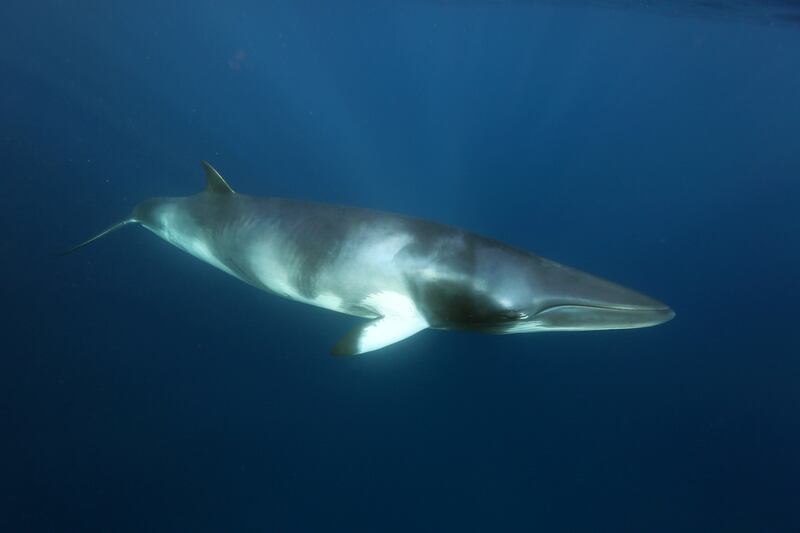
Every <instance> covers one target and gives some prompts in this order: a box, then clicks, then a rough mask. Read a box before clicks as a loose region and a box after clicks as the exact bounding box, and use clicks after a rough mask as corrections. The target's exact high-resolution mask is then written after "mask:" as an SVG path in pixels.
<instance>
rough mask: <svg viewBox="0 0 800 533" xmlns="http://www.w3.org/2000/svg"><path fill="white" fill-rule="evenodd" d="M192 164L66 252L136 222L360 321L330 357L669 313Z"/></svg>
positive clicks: (552, 269)
mask: <svg viewBox="0 0 800 533" xmlns="http://www.w3.org/2000/svg"><path fill="white" fill-rule="evenodd" d="M202 164H203V169H204V170H205V174H206V182H207V185H206V188H205V190H203V191H202V192H200V193H198V194H195V195H193V196H187V197H180V198H151V199H149V200H145V201H144V202H142V203H140V204H139V205H137V206H136V207H135V208H134V209H133V213H132V214H131V215H130V216H129V217H128V218H126V219H124V220H122V221H121V222H118V223H117V224H114V225H113V226H111V227H109V228H108V229H106V230H104V231H102V232H101V233H99V234H97V235H95V236H94V237H92V238H90V239H88V240H86V241H84V242H82V243H80V244H78V245H77V246H75V247H73V248H71V249H70V250H68V251H67V253H69V252H72V251H74V250H77V249H78V248H81V247H83V246H85V245H87V244H89V243H91V242H94V241H95V240H97V239H99V238H100V237H103V236H105V235H107V234H109V233H111V232H112V231H114V230H116V229H119V228H121V227H123V226H126V225H129V224H139V225H142V226H144V227H145V228H147V229H149V230H150V231H152V232H153V233H155V234H156V235H158V236H159V237H161V238H162V239H164V240H166V241H167V242H169V243H171V244H173V245H175V246H176V247H178V248H180V249H181V250H183V251H185V252H188V253H190V254H191V255H193V256H195V257H196V258H198V259H201V260H202V261H205V262H206V263H209V264H211V265H213V266H215V267H216V268H218V269H220V270H222V271H223V272H226V273H228V274H230V275H231V276H234V277H236V278H239V279H240V280H242V281H244V282H246V283H249V284H250V285H252V286H254V287H256V288H258V289H261V290H264V291H267V292H269V293H273V294H276V295H278V296H283V297H285V298H289V299H291V300H295V301H298V302H303V303H307V304H311V305H315V306H318V307H322V308H325V309H330V310H331V311H338V312H340V313H345V314H348V315H353V316H356V317H360V318H362V319H365V320H364V321H363V322H362V323H360V324H358V325H357V326H356V327H355V328H353V330H352V331H350V332H349V333H348V334H346V335H345V336H344V337H343V338H342V339H341V340H339V342H338V343H336V344H335V345H334V347H333V349H332V353H333V354H334V355H352V354H360V353H365V352H371V351H373V350H378V349H380V348H383V347H385V346H388V345H390V344H393V343H396V342H398V341H401V340H403V339H406V338H408V337H410V336H412V335H414V334H415V333H417V332H419V331H422V330H424V329H428V328H430V329H444V330H469V331H478V332H484V333H497V334H505V333H528V332H538V331H588V330H606V329H626V328H641V327H647V326H654V325H657V324H661V323H663V322H666V321H668V320H670V319H671V318H672V317H673V316H674V312H673V311H672V309H670V308H669V307H668V306H667V305H665V304H663V303H661V302H659V301H657V300H654V299H653V298H650V297H648V296H645V295H643V294H640V293H639V292H636V291H634V290H631V289H628V288H625V287H622V286H620V285H617V284H615V283H612V282H610V281H606V280H603V279H600V278H598V277H595V276H592V275H590V274H586V273H584V272H581V271H579V270H576V269H574V268H570V267H567V266H564V265H561V264H559V263H556V262H555V261H551V260H549V259H545V258H543V257H539V256H537V255H535V254H532V253H530V252H527V251H524V250H521V249H519V248H516V247H514V246H510V245H507V244H504V243H502V242H499V241H496V240H493V239H490V238H486V237H482V236H480V235H476V234H473V233H470V232H468V231H465V230H463V229H460V228H456V227H452V226H447V225H444V224H438V223H435V222H429V221H426V220H420V219H416V218H412V217H407V216H402V215H398V214H392V213H385V212H381V211H375V210H371V209H360V208H355V207H344V206H337V205H327V204H320V203H313V202H305V201H298V200H290V199H284V198H272V197H255V196H247V195H244V194H240V193H237V192H234V190H233V189H232V188H231V187H230V186H229V185H228V183H227V182H226V181H225V180H224V179H223V178H222V176H221V175H220V174H219V173H218V172H217V171H216V170H214V168H212V166H211V165H209V164H208V163H207V162H205V161H204V162H203V163H202Z"/></svg>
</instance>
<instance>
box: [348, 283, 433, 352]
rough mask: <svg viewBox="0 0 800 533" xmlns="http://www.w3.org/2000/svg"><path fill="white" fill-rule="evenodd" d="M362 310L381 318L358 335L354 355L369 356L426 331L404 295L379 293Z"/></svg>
mask: <svg viewBox="0 0 800 533" xmlns="http://www.w3.org/2000/svg"><path fill="white" fill-rule="evenodd" d="M362 305H363V306H364V307H367V308H369V309H372V310H374V311H375V312H376V313H377V314H379V315H381V318H378V319H376V320H374V321H372V322H371V323H369V324H368V325H367V326H365V327H364V329H363V330H362V332H361V335H360V336H359V339H358V352H357V353H364V352H371V351H373V350H377V349H379V348H383V347H384V346H388V345H389V344H393V343H395V342H398V341H401V340H403V339H405V338H407V337H410V336H411V335H413V334H415V333H417V332H418V331H421V330H423V329H425V328H427V327H428V323H427V321H426V320H425V318H423V316H422V314H421V313H420V312H419V310H418V309H417V306H416V304H415V303H414V301H413V300H412V299H411V298H409V297H408V296H406V295H404V294H400V293H398V292H391V291H381V292H377V293H374V294H370V295H369V296H367V297H366V298H365V299H364V301H363V302H362Z"/></svg>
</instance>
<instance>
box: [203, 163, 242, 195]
mask: <svg viewBox="0 0 800 533" xmlns="http://www.w3.org/2000/svg"><path fill="white" fill-rule="evenodd" d="M201 163H202V164H203V170H204V171H205V173H206V191H207V192H213V193H216V194H233V193H234V192H235V191H234V190H233V189H231V186H230V185H228V182H226V181H225V178H223V177H222V176H220V175H219V172H217V171H216V170H215V169H214V167H212V166H211V165H209V164H208V161H201Z"/></svg>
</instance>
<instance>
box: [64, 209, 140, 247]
mask: <svg viewBox="0 0 800 533" xmlns="http://www.w3.org/2000/svg"><path fill="white" fill-rule="evenodd" d="M132 222H136V220H135V219H133V218H126V219H125V220H122V221H120V222H117V223H116V224H114V225H113V226H111V227H110V228H106V229H104V230H103V231H101V232H100V233H98V234H97V235H95V236H94V237H92V238H90V239H87V240H85V241H83V242H82V243H80V244H76V245H75V246H73V247H72V248H70V249H69V250H64V251H63V252H61V253H59V254H58V255H67V254H71V253H72V252H74V251H75V250H77V249H79V248H83V247H84V246H86V245H87V244H91V243H93V242H94V241H96V240H97V239H99V238H100V237H105V236H106V235H108V234H109V233H111V232H112V231H115V230H118V229H119V228H121V227H122V226H127V225H128V224H130V223H132Z"/></svg>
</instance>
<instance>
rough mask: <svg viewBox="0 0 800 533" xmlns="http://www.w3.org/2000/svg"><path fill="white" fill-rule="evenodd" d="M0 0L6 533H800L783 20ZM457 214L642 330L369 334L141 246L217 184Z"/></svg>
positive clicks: (748, 14)
mask: <svg viewBox="0 0 800 533" xmlns="http://www.w3.org/2000/svg"><path fill="white" fill-rule="evenodd" d="M168 4H169V5H162V4H161V3H155V2H148V1H144V2H127V3H126V2H105V3H101V2H63V1H45V2H41V3H34V2H18V1H15V0H12V1H9V2H4V3H3V5H2V7H0V25H1V26H2V28H3V31H2V32H0V69H1V70H0V73H1V74H0V96H2V97H1V98H0V161H1V162H2V164H3V173H4V175H5V177H4V179H3V183H5V184H6V186H5V190H4V194H2V195H0V217H2V227H3V228H4V236H5V246H4V260H3V261H2V264H1V266H0V269H2V279H3V284H2V295H3V303H4V305H3V308H4V312H3V320H2V337H3V348H2V357H0V424H2V426H1V427H2V429H3V431H2V438H1V439H0V457H1V458H2V459H0V531H9V532H28V531H59V532H66V531H81V532H84V531H104V532H109V531H113V532H118V531H119V532H121V531H131V532H141V531H170V532H173V531H270V532H273V531H274V532H289V531H292V532H294V531H309V532H318V531H346V532H355V531H368V532H384V531H385V532H388V531H502V532H505V531H547V532H549V531H603V532H605V531H608V532H620V531H648V532H655V531H659V532H660V531H664V532H675V531H704V532H705V531H747V532H762V531H763V532H766V531H769V532H778V531H780V532H784V531H785V532H793V531H800V341H798V335H797V328H798V325H797V322H798V303H797V302H798V299H800V282H799V281H798V272H800V237H799V236H798V230H800V219H798V209H799V208H800V202H798V197H800V24H798V16H797V12H798V11H800V6H798V5H797V2H764V3H757V2H746V1H743V2H734V1H730V2H714V3H712V2H697V3H696V5H695V3H692V2H683V3H678V2H675V3H673V4H668V3H660V4H656V5H655V6H654V5H652V3H651V2H623V1H620V2H613V1H608V2H589V1H587V2H491V1H488V0H487V1H464V2H458V1H452V2H449V1H431V2H425V1H410V2H389V1H376V2H366V1H365V2H349V1H346V2H335V3H334V2H322V1H316V2H314V1H308V0H298V1H290V0H282V1H271V2H239V1H232V2H219V1H210V0H201V1H198V2H173V3H168ZM201 159H207V160H209V161H210V162H211V163H212V164H214V165H215V166H216V167H217V168H218V169H219V170H220V171H221V173H222V174H223V175H224V176H225V177H226V178H227V179H228V181H229V182H230V183H231V185H232V186H233V187H234V188H236V189H237V190H240V191H242V192H247V193H250V194H259V195H271V196H287V197H296V198H303V199H309V200H317V201H323V202H331V203H339V204H348V205H358V206H364V207H372V208H376V209H382V210H387V211H396V212H401V213H404V214H408V215H414V216H419V217H424V218H429V219H433V220H436V221H439V222H444V223H449V224H455V225H459V226H462V227H465V228H468V229H470V230H473V231H476V232H478V233H482V234H486V235H489V236H492V237H495V238H498V239H501V240H504V241H506V242H509V243H512V244H515V245H518V246H521V247H523V248H526V249H529V250H531V251H534V252H536V253H539V254H541V255H544V256H546V257H550V258H552V259H555V260H557V261H560V262H563V263H566V264H568V265H572V266H575V267H578V268H581V269H584V270H587V271H589V272H592V273H595V274H597V275H601V276H603V277H606V278H609V279H612V280H615V281H617V282H620V283H622V284H625V285H627V286H631V287H634V288H636V289H638V290H641V291H643V292H645V293H647V294H651V295H653V296H654V297H657V298H659V299H661V300H663V301H665V302H667V303H668V304H670V305H671V306H672V307H673V308H674V309H675V310H676V312H677V317H676V318H675V319H674V320H673V321H672V322H669V323H668V324H665V325H662V326H659V327H656V328H649V329H642V330H630V331H609V332H589V333H562V334H541V335H511V336H488V335H486V336H484V335H477V334H468V333H454V332H423V333H421V334H419V335H416V336H415V337H413V338H411V339H409V340H407V341H404V342H402V343H399V344H396V345H393V346H391V347H389V348H387V349H385V350H382V351H379V352H375V353H371V354H366V355H363V356H358V357H351V358H332V357H330V356H328V355H327V353H328V350H329V349H330V347H331V346H332V345H333V344H334V343H335V342H336V340H337V339H338V338H340V337H341V336H342V335H343V334H344V333H345V332H346V331H348V330H349V329H350V328H351V327H352V326H353V324H354V323H355V321H356V320H355V319H352V318H350V317H347V316H344V315H336V314H333V313H330V312H327V311H322V310H319V309H315V308H312V307H309V306H304V305H301V304H297V303H293V302H289V301H285V300H280V299H277V298H275V297H271V296H269V295H266V294H264V293H259V292H257V291H255V290H253V289H252V288H250V287H248V286H246V285H245V284H243V283H241V282H239V281H237V280H235V279H233V278H231V277H229V276H226V275H224V274H222V273H220V272H219V271H217V270H214V269H213V268H211V267H209V266H207V265H204V264H202V263H200V262H198V261H197V260H195V259H193V258H191V257H189V256H188V255H186V254H183V253H181V252H179V251H178V250H176V249H174V248H172V247H170V246H169V245H168V244H166V243H164V242H162V241H160V240H158V239H157V238H155V237H154V236H153V235H152V234H150V233H149V232H146V231H144V230H142V229H135V228H134V229H128V228H126V229H125V230H123V231H120V232H118V233H116V234H113V235H111V236H109V237H107V238H105V239H104V240H101V241H99V242H97V243H95V244H94V245H92V247H90V248H87V249H85V250H81V251H80V252H79V253H76V254H74V255H70V256H67V257H58V256H56V255H54V252H57V251H59V250H61V249H64V248H67V247H69V246H70V245H72V244H74V243H75V242H78V241H80V240H83V239H84V238H86V237H88V236H90V235H92V234H93V233H95V232H97V231H99V230H100V229H102V228H104V227H106V226H107V225H108V224H110V223H112V222H115V221H116V220H119V219H120V218H122V217H124V216H126V215H127V214H128V213H129V212H130V209H131V208H132V207H133V206H134V205H135V204H136V203H138V202H139V201H141V200H143V199H145V198H148V197H152V196H165V195H188V194H192V193H194V192H197V191H198V190H200V189H201V188H202V186H203V178H202V171H201V169H200V166H199V160H201Z"/></svg>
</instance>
